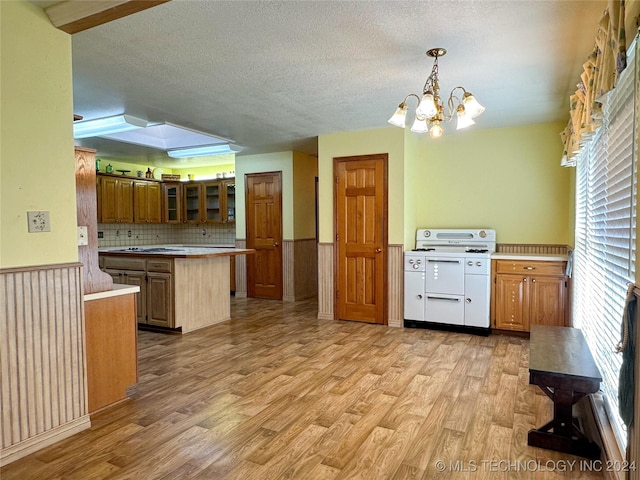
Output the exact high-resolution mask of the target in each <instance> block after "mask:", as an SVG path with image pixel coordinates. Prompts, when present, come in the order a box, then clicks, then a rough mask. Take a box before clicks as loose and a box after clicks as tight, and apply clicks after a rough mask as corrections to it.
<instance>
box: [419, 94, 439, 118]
mask: <svg viewBox="0 0 640 480" xmlns="http://www.w3.org/2000/svg"><path fill="white" fill-rule="evenodd" d="M436 113H438V107H436V102H435V100H434V98H433V92H426V93H425V94H424V95H423V96H422V100H420V104H419V105H418V108H416V115H420V116H421V117H425V118H431V117H433V116H435V115H436Z"/></svg>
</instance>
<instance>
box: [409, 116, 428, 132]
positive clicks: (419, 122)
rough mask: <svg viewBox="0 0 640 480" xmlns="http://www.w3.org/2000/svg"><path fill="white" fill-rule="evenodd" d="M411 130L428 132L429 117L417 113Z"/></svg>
mask: <svg viewBox="0 0 640 480" xmlns="http://www.w3.org/2000/svg"><path fill="white" fill-rule="evenodd" d="M411 131H412V132H413V133H427V132H428V131H429V126H428V125H427V119H426V118H424V117H418V116H417V115H416V119H415V121H414V122H413V126H412V127H411Z"/></svg>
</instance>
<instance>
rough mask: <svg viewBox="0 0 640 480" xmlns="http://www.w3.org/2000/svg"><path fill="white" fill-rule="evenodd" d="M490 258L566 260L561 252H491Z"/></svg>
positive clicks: (541, 260) (543, 260) (542, 260)
mask: <svg viewBox="0 0 640 480" xmlns="http://www.w3.org/2000/svg"><path fill="white" fill-rule="evenodd" d="M491 259H492V260H525V261H526V260H530V261H540V262H545V261H546V262H566V261H567V256H566V255H562V254H539V253H493V254H491Z"/></svg>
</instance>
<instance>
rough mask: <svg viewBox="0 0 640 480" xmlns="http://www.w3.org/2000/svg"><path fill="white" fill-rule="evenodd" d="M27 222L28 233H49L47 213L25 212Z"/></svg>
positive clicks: (49, 225) (49, 226)
mask: <svg viewBox="0 0 640 480" xmlns="http://www.w3.org/2000/svg"><path fill="white" fill-rule="evenodd" d="M27 220H28V222H29V227H28V229H29V233H40V232H50V231H51V222H50V221H49V212H47V211H37V212H27Z"/></svg>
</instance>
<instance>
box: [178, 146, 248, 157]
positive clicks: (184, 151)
mask: <svg viewBox="0 0 640 480" xmlns="http://www.w3.org/2000/svg"><path fill="white" fill-rule="evenodd" d="M239 151H240V149H239V148H238V147H236V146H234V145H229V144H228V143H224V144H218V145H201V146H199V147H190V148H176V149H173V150H167V155H169V156H170V157H171V158H189V157H203V156H205V155H222V154H224V153H236V152H239Z"/></svg>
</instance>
